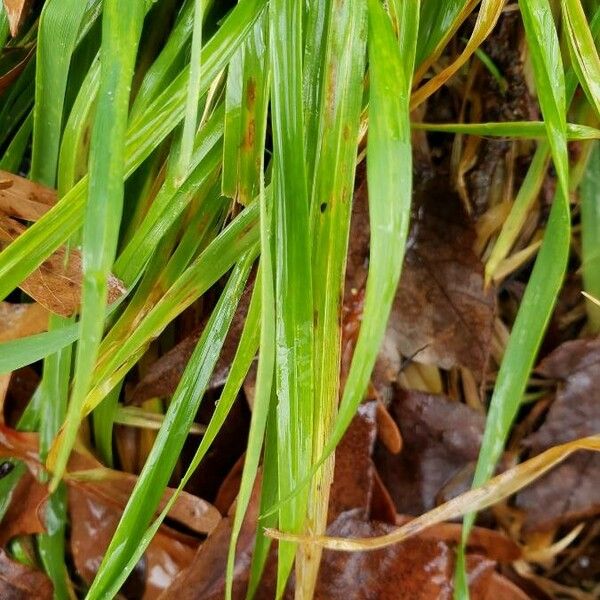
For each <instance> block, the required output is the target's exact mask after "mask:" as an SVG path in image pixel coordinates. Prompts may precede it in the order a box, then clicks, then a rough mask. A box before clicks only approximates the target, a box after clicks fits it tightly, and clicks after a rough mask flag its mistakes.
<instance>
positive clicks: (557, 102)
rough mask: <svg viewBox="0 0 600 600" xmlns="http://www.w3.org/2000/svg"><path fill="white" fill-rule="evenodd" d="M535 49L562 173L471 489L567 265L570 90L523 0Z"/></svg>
mask: <svg viewBox="0 0 600 600" xmlns="http://www.w3.org/2000/svg"><path fill="white" fill-rule="evenodd" d="M519 5H520V7H521V14H522V16H523V23H524V25H525V32H526V35H527V41H528V44H529V50H530V53H531V59H532V64H533V70H534V76H535V81H536V86H537V90H538V98H539V102H540V105H541V108H542V114H543V115H544V118H545V124H546V127H547V135H548V143H549V145H550V148H551V152H552V158H553V162H554V166H555V169H556V172H557V175H558V186H557V191H556V197H555V199H554V203H553V206H552V210H551V213H550V219H549V221H548V224H547V227H546V233H545V235H544V240H543V242H542V246H541V248H540V252H539V254H538V258H537V260H536V262H535V266H534V269H533V272H532V274H531V277H530V279H529V283H528V285H527V288H526V290H525V294H524V296H523V299H522V301H521V306H520V308H519V312H518V314H517V318H516V320H515V323H514V325H513V329H512V333H511V336H510V338H509V341H508V345H507V347H506V351H505V353H504V358H503V360H502V364H501V365H500V370H499V372H498V376H497V378H496V385H495V387H494V392H493V395H492V399H491V401H490V408H489V411H488V415H487V419H486V428H485V431H484V436H483V440H482V444H481V450H480V452H479V458H478V461H477V466H476V469H475V476H474V480H473V487H477V486H479V485H482V484H483V483H485V481H487V480H488V479H489V477H490V476H491V475H492V473H493V471H494V468H495V466H496V464H497V461H498V459H499V457H500V454H501V453H502V450H503V448H504V444H505V441H506V437H507V435H508V431H509V429H510V426H511V424H512V422H513V420H514V418H515V416H516V413H517V410H518V408H519V405H520V403H521V399H522V397H523V393H524V391H525V387H526V385H527V380H528V378H529V373H530V371H531V368H532V366H533V363H534V361H535V357H536V355H537V351H538V349H539V345H540V343H541V340H542V336H543V334H544V331H545V329H546V326H547V324H548V321H549V320H550V316H551V313H552V308H553V307H554V303H555V301H556V296H557V294H558V291H559V289H560V286H561V283H562V280H563V277H564V273H565V270H566V266H567V259H568V254H569V240H570V214H569V163H568V154H567V125H566V97H565V96H566V92H565V81H564V71H563V64H562V60H561V56H560V50H559V41H558V35H557V33H556V28H555V26H554V21H553V17H552V11H551V9H550V6H549V4H548V2H547V0H522V1H521V2H520V3H519ZM474 520H475V515H474V514H469V515H466V517H465V519H464V525H463V544H462V545H461V548H460V551H459V555H458V560H457V569H456V578H455V580H456V588H455V594H456V597H458V598H467V597H468V593H469V592H468V583H467V577H466V571H465V559H464V543H465V542H466V540H467V538H468V534H469V532H470V529H471V527H472V525H473V522H474Z"/></svg>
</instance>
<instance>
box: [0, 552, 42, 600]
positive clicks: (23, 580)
mask: <svg viewBox="0 0 600 600" xmlns="http://www.w3.org/2000/svg"><path fill="white" fill-rule="evenodd" d="M52 597H53V590H52V583H51V582H50V579H48V577H46V575H45V574H44V573H42V572H41V571H36V570H35V569H30V568H29V567H26V566H25V565H22V564H21V563H18V562H16V561H13V560H11V559H10V558H9V557H8V556H7V554H6V552H4V550H1V549H0V598H2V599H3V600H31V599H32V598H35V599H36V600H52Z"/></svg>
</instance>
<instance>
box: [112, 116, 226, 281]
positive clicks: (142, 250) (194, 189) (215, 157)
mask: <svg viewBox="0 0 600 600" xmlns="http://www.w3.org/2000/svg"><path fill="white" fill-rule="evenodd" d="M222 115H223V113H222V110H220V109H219V110H217V111H215V113H214V115H213V116H212V117H211V118H210V119H209V120H208V121H207V122H206V124H205V126H204V127H203V128H202V129H201V130H200V133H199V136H198V145H197V147H196V149H195V152H194V155H193V158H192V165H191V167H192V171H191V173H190V176H189V177H188V178H187V179H186V181H185V182H183V183H182V184H181V185H177V184H176V182H175V179H174V177H172V176H171V174H169V176H168V177H167V178H166V180H165V183H164V184H163V185H162V187H161V189H160V190H159V192H158V194H157V195H156V198H155V199H154V201H153V202H152V204H151V205H150V208H149V210H148V212H147V214H146V216H145V217H144V219H143V220H142V222H141V223H140V225H139V226H138V227H137V229H136V231H135V233H134V234H133V235H132V237H131V239H130V241H129V242H128V243H127V245H126V246H125V248H124V249H123V251H122V252H121V253H120V254H119V256H118V258H117V260H116V261H115V268H114V271H115V274H116V275H117V276H118V277H120V278H121V279H122V281H123V282H124V283H125V285H131V283H132V282H133V281H135V280H136V279H137V278H138V276H139V274H140V272H141V269H142V268H143V267H144V266H145V264H146V263H147V262H148V260H149V259H150V256H151V255H152V253H153V252H154V250H155V248H156V247H157V245H158V242H159V240H160V239H161V238H162V236H163V235H164V233H165V232H166V231H168V230H169V228H170V227H171V226H172V225H173V223H174V222H175V221H176V219H177V218H179V216H180V215H181V214H182V212H183V210H184V209H185V208H186V207H187V206H188V205H189V203H190V201H191V199H192V198H193V197H194V196H195V195H196V194H197V193H198V189H199V188H200V187H202V186H204V185H206V183H207V181H208V180H209V179H210V178H211V176H212V173H213V172H214V171H215V169H217V168H218V163H219V159H220V158H221V156H220V155H221V146H220V140H221V136H222V134H223V117H222ZM175 160H176V157H175Z"/></svg>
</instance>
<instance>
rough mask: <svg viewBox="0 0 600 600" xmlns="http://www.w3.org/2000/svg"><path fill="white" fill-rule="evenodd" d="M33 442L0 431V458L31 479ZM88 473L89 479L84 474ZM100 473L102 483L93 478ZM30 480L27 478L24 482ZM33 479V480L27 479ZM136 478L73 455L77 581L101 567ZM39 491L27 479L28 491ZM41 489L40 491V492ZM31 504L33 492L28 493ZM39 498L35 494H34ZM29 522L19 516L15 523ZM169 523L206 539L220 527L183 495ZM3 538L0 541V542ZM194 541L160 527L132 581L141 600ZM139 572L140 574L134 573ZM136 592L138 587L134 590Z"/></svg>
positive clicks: (198, 502)
mask: <svg viewBox="0 0 600 600" xmlns="http://www.w3.org/2000/svg"><path fill="white" fill-rule="evenodd" d="M37 447H38V436H37V434H32V433H22V432H17V431H15V430H12V429H10V428H8V427H5V426H0V458H8V457H14V458H19V459H21V460H24V461H25V462H26V463H27V466H28V467H29V469H30V471H32V473H39V472H40V471H41V469H42V467H41V465H40V463H39V461H38V456H37ZM89 473H93V474H94V477H89V476H88V474H89ZM99 473H101V474H102V475H103V477H101V478H99V477H98V474H99ZM30 477H31V476H30ZM32 479H33V478H32ZM136 480H137V478H136V477H135V476H134V475H131V474H128V473H122V472H119V471H112V470H110V469H106V468H104V467H102V466H101V465H100V463H99V462H98V461H97V460H96V459H95V458H94V457H93V456H91V455H90V454H88V453H86V452H84V451H83V450H81V449H80V450H78V451H76V452H74V453H73V455H72V456H71V459H70V461H69V469H68V474H67V477H66V479H65V481H66V483H67V486H68V494H69V514H70V522H71V547H72V553H73V560H74V563H75V567H76V569H77V571H78V572H79V574H80V575H81V577H82V578H83V579H84V580H85V581H87V582H88V583H90V582H91V581H92V579H93V577H94V575H95V573H96V571H97V569H98V567H99V565H100V563H101V561H102V557H103V554H104V552H105V550H106V548H107V547H108V544H109V542H110V540H111V538H112V535H113V533H114V531H115V529H116V526H117V524H118V522H119V519H120V518H121V515H122V514H123V510H124V508H125V505H126V504H127V501H128V500H129V497H130V495H131V491H132V490H133V487H134V485H135V483H136ZM35 486H38V487H42V488H43V486H40V484H39V483H37V482H36V480H35V479H33V487H35ZM43 489H45V488H43ZM31 493H32V494H33V496H32V498H33V499H37V498H38V497H39V496H38V492H35V493H34V492H31ZM40 493H41V492H40ZM172 493H173V490H170V489H169V490H167V492H166V493H165V494H164V496H163V498H162V501H161V505H160V506H159V510H161V509H162V507H164V505H165V503H166V502H167V501H168V499H169V498H170V496H171V494H172ZM32 503H34V502H33V500H31V501H28V502H18V503H14V502H13V503H12V504H11V508H12V506H13V505H14V509H15V511H17V512H16V513H15V514H19V515H21V513H22V512H25V513H29V512H32V511H34V510H36V511H37V512H38V514H39V510H37V506H39V502H36V503H34V504H35V506H32ZM27 518H29V519H32V518H33V515H29V516H27V514H22V515H21V516H20V517H19V518H18V519H17V523H18V522H19V520H25V519H27ZM169 518H170V519H173V520H176V521H178V522H179V523H182V524H183V525H185V526H186V527H187V528H189V529H191V530H193V531H196V532H198V533H202V534H209V533H210V532H211V531H213V529H215V527H217V525H218V524H219V522H220V521H221V515H220V513H219V512H218V511H217V510H216V509H215V508H214V507H213V506H212V505H210V504H209V503H207V502H205V501H204V500H202V499H200V498H197V497H195V496H192V495H190V494H187V493H185V492H184V493H182V494H180V496H179V498H178V500H177V502H176V503H175V505H174V506H173V508H172V510H171V511H170V512H169ZM5 537H6V536H5ZM198 544H199V540H198V539H197V538H195V537H191V536H189V535H184V534H182V533H179V532H177V531H175V530H174V529H172V528H171V527H168V526H166V525H163V526H162V527H161V528H160V529H159V531H158V533H157V535H156V536H155V538H154V539H153V541H152V543H151V544H150V546H149V547H148V550H147V551H146V553H145V555H144V558H143V560H142V561H141V566H140V568H139V569H138V573H137V575H138V576H140V578H141V580H140V582H139V585H142V583H141V582H144V581H145V586H146V588H145V594H146V595H145V596H144V598H155V597H156V596H157V595H158V594H159V593H160V592H161V590H163V589H164V588H166V587H168V585H170V583H171V581H172V580H173V579H174V577H175V575H176V574H177V573H178V572H179V571H180V570H181V569H183V568H185V567H186V566H187V565H188V564H189V563H190V562H191V560H192V558H193V556H194V554H195V552H196V549H197V547H198ZM139 571H141V573H140V572H139ZM138 587H139V586H138Z"/></svg>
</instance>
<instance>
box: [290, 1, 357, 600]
mask: <svg viewBox="0 0 600 600" xmlns="http://www.w3.org/2000/svg"><path fill="white" fill-rule="evenodd" d="M366 17H367V13H366V6H365V3H364V2H363V0H345V1H342V2H338V3H336V5H335V10H334V9H333V8H331V9H330V11H329V14H328V17H327V28H328V32H327V37H326V39H327V43H326V52H325V57H324V59H325V60H324V62H323V64H322V65H321V70H322V71H323V83H322V90H324V92H322V97H321V99H320V102H321V104H320V107H319V110H318V114H319V116H320V119H319V121H318V134H317V136H316V145H315V146H314V148H315V152H314V155H315V171H314V172H315V176H314V183H313V188H312V200H311V227H312V232H313V290H314V315H315V342H314V343H315V346H314V348H315V349H314V357H315V359H314V360H315V365H314V367H315V416H314V444H313V457H314V459H318V458H319V457H320V456H321V454H322V452H323V449H324V448H325V445H326V443H327V440H328V439H329V436H330V435H331V430H332V428H333V423H334V420H335V416H336V413H337V407H338V401H339V393H340V355H341V298H342V297H343V288H344V275H345V267H346V252H347V247H348V234H349V229H350V215H351V207H352V192H353V188H354V171H355V166H356V155H357V147H358V135H359V133H358V132H359V120H360V112H361V105H362V97H363V77H364V69H365V55H366V35H367V18H366ZM332 478H333V460H332V459H330V460H329V461H328V462H327V463H325V464H324V465H323V467H322V468H321V470H320V471H319V472H318V473H317V474H316V476H315V477H314V478H313V481H312V487H311V492H310V493H309V502H308V526H307V529H308V531H309V532H310V533H311V534H315V535H319V534H322V533H324V531H325V527H326V524H327V510H328V501H329V487H330V485H331V481H332ZM320 555H321V553H320V552H319V551H318V549H317V548H311V549H310V550H309V552H307V553H304V552H303V549H302V548H300V550H299V554H298V557H297V565H298V568H297V577H296V589H297V590H298V593H299V594H300V595H301V596H302V597H307V598H308V597H312V595H313V592H314V586H315V584H316V578H317V572H318V568H319V562H320Z"/></svg>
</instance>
